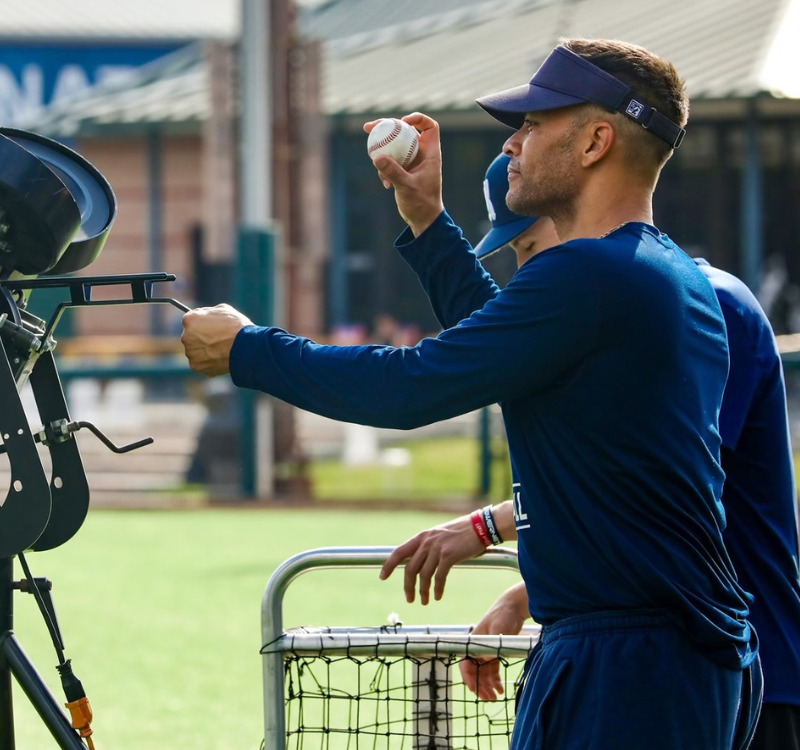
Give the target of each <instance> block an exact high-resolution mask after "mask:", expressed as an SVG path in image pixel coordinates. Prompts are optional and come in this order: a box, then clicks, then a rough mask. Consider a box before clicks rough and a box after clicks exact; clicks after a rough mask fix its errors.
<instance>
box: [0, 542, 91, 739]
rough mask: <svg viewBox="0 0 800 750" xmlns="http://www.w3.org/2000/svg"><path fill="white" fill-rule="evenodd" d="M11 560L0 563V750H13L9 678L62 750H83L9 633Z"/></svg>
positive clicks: (54, 701)
mask: <svg viewBox="0 0 800 750" xmlns="http://www.w3.org/2000/svg"><path fill="white" fill-rule="evenodd" d="M13 574H14V569H13V560H12V558H2V559H0V627H2V633H0V750H15V747H16V744H15V741H14V711H13V704H12V700H11V675H12V674H13V675H14V677H15V678H16V680H17V682H18V683H19V685H20V687H21V688H22V689H23V691H24V692H25V695H26V696H27V697H28V700H29V701H30V702H31V705H32V706H33V707H34V708H35V709H36V711H37V713H38V714H39V716H40V717H41V718H42V721H43V722H44V725H45V726H46V727H47V728H48V729H49V730H50V733H51V734H52V735H53V737H54V738H55V740H56V742H57V743H58V746H59V747H60V748H61V749H62V750H86V745H84V743H83V741H82V740H81V739H80V737H79V736H78V733H77V732H76V731H75V730H74V729H73V728H72V726H71V724H70V722H69V720H68V719H67V717H66V716H65V714H64V712H63V710H62V709H61V705H60V704H59V702H58V700H57V699H56V697H55V696H54V695H53V694H52V693H51V692H50V689H49V688H48V687H47V685H46V684H45V682H44V680H43V679H42V677H41V675H40V674H39V673H38V672H37V670H36V667H35V666H34V665H33V663H32V662H31V660H30V659H29V658H28V657H27V655H26V654H25V652H24V651H23V650H22V646H20V644H19V641H17V639H16V637H15V636H14V632H13V620H14V609H13V598H12V594H13V588H12V584H13Z"/></svg>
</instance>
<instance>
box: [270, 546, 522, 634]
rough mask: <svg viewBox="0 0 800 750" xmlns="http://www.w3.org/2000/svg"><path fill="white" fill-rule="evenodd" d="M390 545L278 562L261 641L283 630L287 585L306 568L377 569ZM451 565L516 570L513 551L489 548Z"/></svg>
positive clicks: (329, 550) (304, 554) (303, 554)
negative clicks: (475, 555) (284, 599)
mask: <svg viewBox="0 0 800 750" xmlns="http://www.w3.org/2000/svg"><path fill="white" fill-rule="evenodd" d="M392 552H394V547H321V548H318V549H311V550H307V551H305V552H300V553H299V554H297V555H294V556H293V557H290V558H289V559H288V560H286V561H285V562H283V563H281V565H279V566H278V567H277V568H276V569H275V572H274V573H273V574H272V575H271V576H270V579H269V581H268V582H267V585H266V588H265V589H264V596H263V597H262V600H261V623H262V625H261V628H262V632H261V636H262V639H263V641H262V643H265V644H266V643H271V642H272V641H273V640H275V639H276V638H279V637H280V636H281V634H282V633H283V598H284V596H285V594H286V589H287V588H288V587H289V584H290V583H291V582H292V581H294V580H295V579H296V578H298V577H299V576H300V575H302V574H303V573H307V572H309V571H310V570H325V569H328V568H380V567H381V566H382V565H383V563H385V562H386V560H387V558H388V557H389V555H390V554H391V553H392ZM455 567H457V568H462V567H480V568H495V569H497V568H500V569H511V570H517V569H518V568H519V565H518V562H517V551H516V550H513V549H506V548H501V549H489V550H487V551H486V552H485V553H484V554H483V555H481V556H480V557H474V558H472V559H470V560H464V562H461V563H459V564H458V565H456V566H455Z"/></svg>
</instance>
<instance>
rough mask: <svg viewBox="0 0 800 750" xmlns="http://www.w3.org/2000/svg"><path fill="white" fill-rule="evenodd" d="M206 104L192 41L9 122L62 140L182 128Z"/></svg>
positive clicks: (198, 46) (198, 118)
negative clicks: (128, 72) (112, 132)
mask: <svg viewBox="0 0 800 750" xmlns="http://www.w3.org/2000/svg"><path fill="white" fill-rule="evenodd" d="M209 107H210V92H209V87H208V83H207V66H206V64H205V61H204V58H203V47H202V43H200V42H197V43H194V44H190V45H187V46H185V47H183V48H181V49H180V50H178V51H177V52H173V53H172V54H170V55H166V56H165V57H162V58H160V59H158V60H156V61H154V62H152V63H150V64H148V65H144V66H142V67H141V68H139V69H138V70H137V71H136V72H135V73H133V74H132V75H130V76H126V77H125V79H124V80H119V81H112V82H109V83H107V84H100V85H97V86H94V87H92V88H90V89H88V90H87V91H86V92H85V93H84V94H82V95H78V96H76V97H73V98H72V99H71V100H70V101H68V102H63V103H59V104H54V105H51V106H50V107H48V108H46V109H45V110H44V111H43V112H41V113H38V114H36V115H33V116H32V117H31V118H30V120H27V121H21V122H17V123H15V125H16V126H18V127H22V128H29V129H31V130H35V131H37V132H39V133H42V134H46V135H52V136H56V137H62V138H72V137H74V136H77V135H78V134H80V135H91V134H93V133H97V132H102V131H107V130H109V129H113V130H115V131H117V132H119V131H120V130H125V129H133V130H141V129H142V128H144V127H149V126H155V125H158V127H159V128H162V129H163V128H167V129H168V128H170V127H172V128H175V129H184V130H185V129H186V127H187V126H189V127H192V126H195V127H197V126H199V125H200V124H201V123H202V122H203V120H205V119H206V117H207V115H208V111H209Z"/></svg>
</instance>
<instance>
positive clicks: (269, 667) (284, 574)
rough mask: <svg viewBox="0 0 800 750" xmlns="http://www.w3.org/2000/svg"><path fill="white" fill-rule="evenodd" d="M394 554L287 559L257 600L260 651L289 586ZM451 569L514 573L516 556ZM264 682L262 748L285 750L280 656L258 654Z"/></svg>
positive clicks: (501, 553)
mask: <svg viewBox="0 0 800 750" xmlns="http://www.w3.org/2000/svg"><path fill="white" fill-rule="evenodd" d="M393 551H394V547H323V548H319V549H312V550H308V551H306V552H301V553H300V554H297V555H295V556H294V557H290V558H289V559H288V560H286V561H285V562H283V563H282V564H281V565H279V566H278V567H277V569H276V570H275V572H274V573H273V574H272V575H271V576H270V579H269V581H268V582H267V585H266V588H265V589H264V596H263V598H262V600H261V637H262V641H261V643H262V647H263V646H265V645H267V644H271V643H273V642H274V641H275V640H277V639H278V638H280V637H281V636H282V635H283V598H284V595H285V594H286V589H287V588H288V587H289V584H290V583H291V582H292V581H294V580H295V579H296V578H297V577H298V576H300V575H302V574H303V573H307V572H309V571H310V570H323V569H327V568H360V567H367V568H379V567H381V566H382V565H383V563H384V562H386V559H387V558H388V557H389V555H390V554H391V553H392V552H393ZM455 567H459V568H460V567H482V568H501V569H511V570H517V569H518V564H517V552H516V550H512V549H490V550H487V551H486V552H485V553H484V554H483V555H481V556H480V557H475V558H472V559H470V560H465V561H464V562H462V563H459V564H458V565H456V566H455ZM262 654H263V656H262V676H263V682H264V747H265V750H284V748H285V747H286V734H285V716H284V714H283V704H282V703H281V702H280V701H276V696H283V691H284V685H283V655H282V654H281V653H280V652H279V651H277V650H273V651H271V652H270V651H263V650H262Z"/></svg>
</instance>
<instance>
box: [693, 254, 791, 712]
mask: <svg viewBox="0 0 800 750" xmlns="http://www.w3.org/2000/svg"><path fill="white" fill-rule="evenodd" d="M695 262H696V263H698V264H699V266H700V270H701V271H702V272H703V274H704V275H705V276H706V277H707V278H708V280H709V281H710V282H711V286H712V287H713V288H714V291H715V292H716V294H717V298H718V299H719V302H720V306H721V307H722V314H723V315H724V317H725V325H726V328H727V335H728V348H729V351H730V363H731V364H730V374H729V375H728V381H727V383H726V385H725V394H724V396H723V399H722V408H721V410H720V415H719V428H720V435H721V437H722V452H721V457H722V468H723V470H724V471H725V484H724V486H723V488H722V504H723V505H724V506H725V512H726V515H727V521H728V523H727V526H726V527H725V531H724V533H723V539H724V540H725V546H726V547H727V549H728V552H729V553H730V556H731V560H732V561H733V566H734V568H735V569H736V572H737V574H738V575H739V582H740V583H741V584H742V586H744V588H746V589H747V590H748V591H750V592H751V593H752V594H753V596H754V600H753V602H752V603H751V604H750V615H749V618H748V619H749V620H750V622H752V623H753V626H754V627H755V629H756V631H757V632H758V637H759V650H758V653H759V655H760V657H761V666H762V669H763V671H764V701H765V702H766V703H788V704H793V705H800V581H798V575H799V573H798V539H797V492H796V490H795V479H794V465H793V463H794V462H793V455H792V445H791V440H790V436H789V424H788V412H787V408H786V388H785V385H784V380H783V367H782V364H781V358H780V354H779V353H778V346H777V343H776V342H775V336H774V334H773V332H772V327H771V326H770V323H769V319H768V318H767V316H766V314H765V313H764V310H763V309H762V308H761V305H759V303H758V300H756V298H755V297H754V296H753V294H752V292H751V291H750V290H749V289H748V288H747V287H746V286H745V285H744V284H743V283H742V282H741V281H740V280H739V279H737V278H736V277H735V276H732V275H731V274H729V273H726V272H725V271H721V270H720V269H718V268H714V267H713V266H710V265H709V264H708V263H706V262H705V261H703V260H697V261H695Z"/></svg>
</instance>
